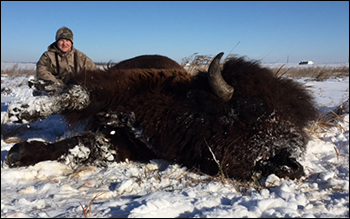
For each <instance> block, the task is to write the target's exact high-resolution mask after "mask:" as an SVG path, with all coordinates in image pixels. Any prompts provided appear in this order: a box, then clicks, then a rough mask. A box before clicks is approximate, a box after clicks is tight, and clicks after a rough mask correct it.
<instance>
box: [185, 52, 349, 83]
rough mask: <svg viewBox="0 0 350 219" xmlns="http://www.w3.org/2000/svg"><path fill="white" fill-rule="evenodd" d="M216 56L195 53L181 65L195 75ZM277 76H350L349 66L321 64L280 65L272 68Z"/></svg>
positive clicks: (325, 77) (320, 77) (318, 78)
mask: <svg viewBox="0 0 350 219" xmlns="http://www.w3.org/2000/svg"><path fill="white" fill-rule="evenodd" d="M232 57H236V55H235V54H229V55H228V56H227V57H226V58H225V60H224V62H225V61H226V60H227V59H229V58H232ZM213 58H214V56H212V55H198V54H197V53H194V54H192V55H190V56H189V57H185V58H183V59H182V61H181V66H182V67H185V68H186V70H187V71H188V72H189V73H190V74H192V75H195V74H196V73H198V72H199V71H206V70H208V67H209V64H210V62H211V60H212V59H213ZM271 70H272V71H273V72H274V74H275V75H276V76H279V77H282V76H285V77H291V78H298V77H310V78H315V80H317V81H323V80H325V79H328V78H332V77H349V67H346V66H340V67H319V66H302V67H289V68H287V67H286V66H285V65H281V66H280V67H276V68H271Z"/></svg>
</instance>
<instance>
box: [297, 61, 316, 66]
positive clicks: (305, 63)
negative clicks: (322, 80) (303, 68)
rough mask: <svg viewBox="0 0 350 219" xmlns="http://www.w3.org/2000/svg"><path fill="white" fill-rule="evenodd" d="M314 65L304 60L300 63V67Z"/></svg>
mask: <svg viewBox="0 0 350 219" xmlns="http://www.w3.org/2000/svg"><path fill="white" fill-rule="evenodd" d="M312 64H314V62H313V61H307V60H303V61H301V62H299V65H312Z"/></svg>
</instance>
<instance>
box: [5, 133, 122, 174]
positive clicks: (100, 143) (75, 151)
mask: <svg viewBox="0 0 350 219" xmlns="http://www.w3.org/2000/svg"><path fill="white" fill-rule="evenodd" d="M116 157H117V156H116V151H115V150H114V149H113V148H111V144H110V143H109V141H108V140H107V139H106V138H104V136H103V135H101V134H99V133H98V134H96V133H91V132H86V133H84V134H82V135H80V136H74V137H71V138H67V139H63V140H61V141H57V142H54V143H47V142H41V141H29V142H28V141H25V142H21V143H17V144H15V145H14V146H13V147H12V148H11V149H10V151H9V153H8V154H7V157H6V163H7V164H8V165H9V166H10V167H19V166H28V165H34V164H36V163H38V162H40V161H45V160H58V161H60V162H63V163H65V164H67V165H68V166H70V167H72V168H75V167H76V166H79V165H85V164H87V165H96V166H102V165H106V164H107V163H108V162H111V161H114V160H115V159H116Z"/></svg>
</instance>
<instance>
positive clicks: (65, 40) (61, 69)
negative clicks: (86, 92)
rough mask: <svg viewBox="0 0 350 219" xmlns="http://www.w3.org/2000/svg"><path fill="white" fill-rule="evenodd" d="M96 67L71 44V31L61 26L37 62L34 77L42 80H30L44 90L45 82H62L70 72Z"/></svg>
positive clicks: (79, 71) (30, 84) (74, 72)
mask: <svg viewBox="0 0 350 219" xmlns="http://www.w3.org/2000/svg"><path fill="white" fill-rule="evenodd" d="M95 69H97V67H96V65H95V63H94V62H93V61H92V60H91V59H90V58H89V57H88V56H86V55H85V54H84V53H82V52H80V51H79V50H77V49H75V48H74V46H73V32H72V31H71V30H70V29H69V28H67V27H61V28H60V29H58V30H57V32H56V41H55V42H53V43H52V44H51V45H49V46H48V48H47V51H46V52H44V53H43V54H42V56H41V57H40V59H39V61H38V62H37V68H36V79H38V80H41V81H44V82H45V84H44V87H43V86H40V84H41V85H42V83H38V81H36V82H35V81H30V82H29V86H30V87H31V86H32V85H33V84H34V87H35V88H36V89H38V90H44V91H47V90H46V89H45V85H47V84H63V83H65V82H66V81H67V79H68V78H69V75H70V74H78V73H82V72H84V70H95Z"/></svg>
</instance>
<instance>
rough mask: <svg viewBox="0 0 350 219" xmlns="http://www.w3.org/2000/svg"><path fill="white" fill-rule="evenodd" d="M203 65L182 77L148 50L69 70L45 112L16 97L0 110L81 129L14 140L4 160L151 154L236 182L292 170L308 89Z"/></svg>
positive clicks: (308, 117) (232, 67) (71, 160)
mask: <svg viewBox="0 0 350 219" xmlns="http://www.w3.org/2000/svg"><path fill="white" fill-rule="evenodd" d="M221 56H222V53H221V54H219V55H218V56H217V57H216V58H215V59H214V60H216V65H217V63H219V61H220V58H221ZM211 65H213V66H214V65H215V63H214V61H213V62H212V64H211ZM211 68H213V69H214V68H216V69H217V70H216V71H217V72H216V73H217V74H219V76H220V77H222V79H223V81H225V82H226V83H227V86H229V87H230V89H231V88H232V91H233V90H234V92H233V93H231V94H230V96H229V98H228V99H227V98H226V99H223V98H221V97H219V96H218V95H217V94H216V93H215V92H213V87H212V86H211V85H210V83H209V80H210V79H208V78H210V77H208V74H210V71H211V70H210V69H211ZM208 71H209V73H208ZM208 71H203V72H199V73H198V74H196V75H190V74H189V73H188V72H186V70H184V69H183V68H182V67H181V66H179V65H178V64H177V63H176V62H175V61H173V60H171V59H169V58H166V57H163V56H158V55H152V56H139V57H136V58H133V59H129V60H126V61H123V62H121V63H119V64H117V65H115V66H112V67H109V68H107V69H103V70H96V71H86V72H83V73H81V74H77V75H74V76H72V77H71V78H70V80H69V82H68V83H67V84H66V85H65V86H63V88H62V87H59V89H58V91H57V92H56V94H55V95H53V96H50V97H49V101H50V104H51V105H52V106H53V107H51V111H50V112H44V111H45V110H41V111H39V112H35V113H34V112H29V109H28V108H26V107H24V106H25V103H23V104H22V105H21V106H20V107H15V109H16V110H13V108H12V109H10V110H9V112H8V113H9V114H10V115H12V116H17V118H19V120H21V119H26V120H28V121H34V120H35V119H39V118H40V119H42V118H45V117H47V116H48V115H49V114H50V115H51V114H57V113H60V114H63V115H65V118H66V120H67V122H68V123H69V124H79V123H85V122H87V124H88V125H87V126H86V131H85V132H82V133H79V134H77V135H76V136H72V137H69V138H66V139H63V140H59V141H56V142H40V141H25V142H21V143H17V144H15V145H14V146H13V147H12V148H11V150H10V151H9V153H8V155H7V160H6V162H7V164H8V165H9V166H10V167H17V166H26V165H32V164H35V163H37V162H39V161H43V160H60V161H62V162H65V163H67V164H69V165H71V166H75V165H81V164H89V165H106V164H108V163H109V162H116V161H117V162H118V161H125V160H126V159H129V160H135V161H148V160H149V159H155V158H160V159H165V160H168V161H170V162H175V163H178V164H181V165H184V166H186V167H188V168H196V169H199V170H200V171H201V172H203V173H206V174H210V175H216V174H218V173H222V174H224V175H225V176H227V177H232V178H235V179H237V180H250V179H251V177H252V175H253V174H254V173H255V172H259V173H261V174H263V175H268V174H271V173H274V174H276V175H278V176H280V177H289V178H298V177H300V176H302V175H303V167H302V165H301V164H300V163H299V162H298V161H297V159H299V158H300V157H301V156H302V155H303V153H304V152H305V149H306V145H307V142H308V135H307V133H306V131H305V128H306V127H307V126H308V124H309V123H310V122H311V121H312V120H314V119H315V118H316V116H317V110H316V108H315V103H314V100H313V97H312V95H311V94H310V93H309V92H308V91H307V90H306V89H305V88H304V87H303V85H301V84H300V83H297V82H296V81H293V80H290V79H287V78H283V77H278V76H276V75H274V74H273V73H272V72H271V70H269V69H267V68H263V67H261V66H260V65H259V63H257V62H255V61H247V60H246V59H245V58H231V59H229V60H227V61H226V62H225V63H224V64H223V66H219V65H217V66H214V67H209V70H208ZM38 98H41V97H38ZM41 103H42V102H40V101H38V104H39V105H40V104H41ZM56 108H57V109H56ZM18 112H19V113H18ZM72 148H78V150H79V151H81V152H82V151H85V152H86V151H87V152H86V153H85V154H86V156H78V155H77V154H74V153H72V150H70V149H72Z"/></svg>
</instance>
